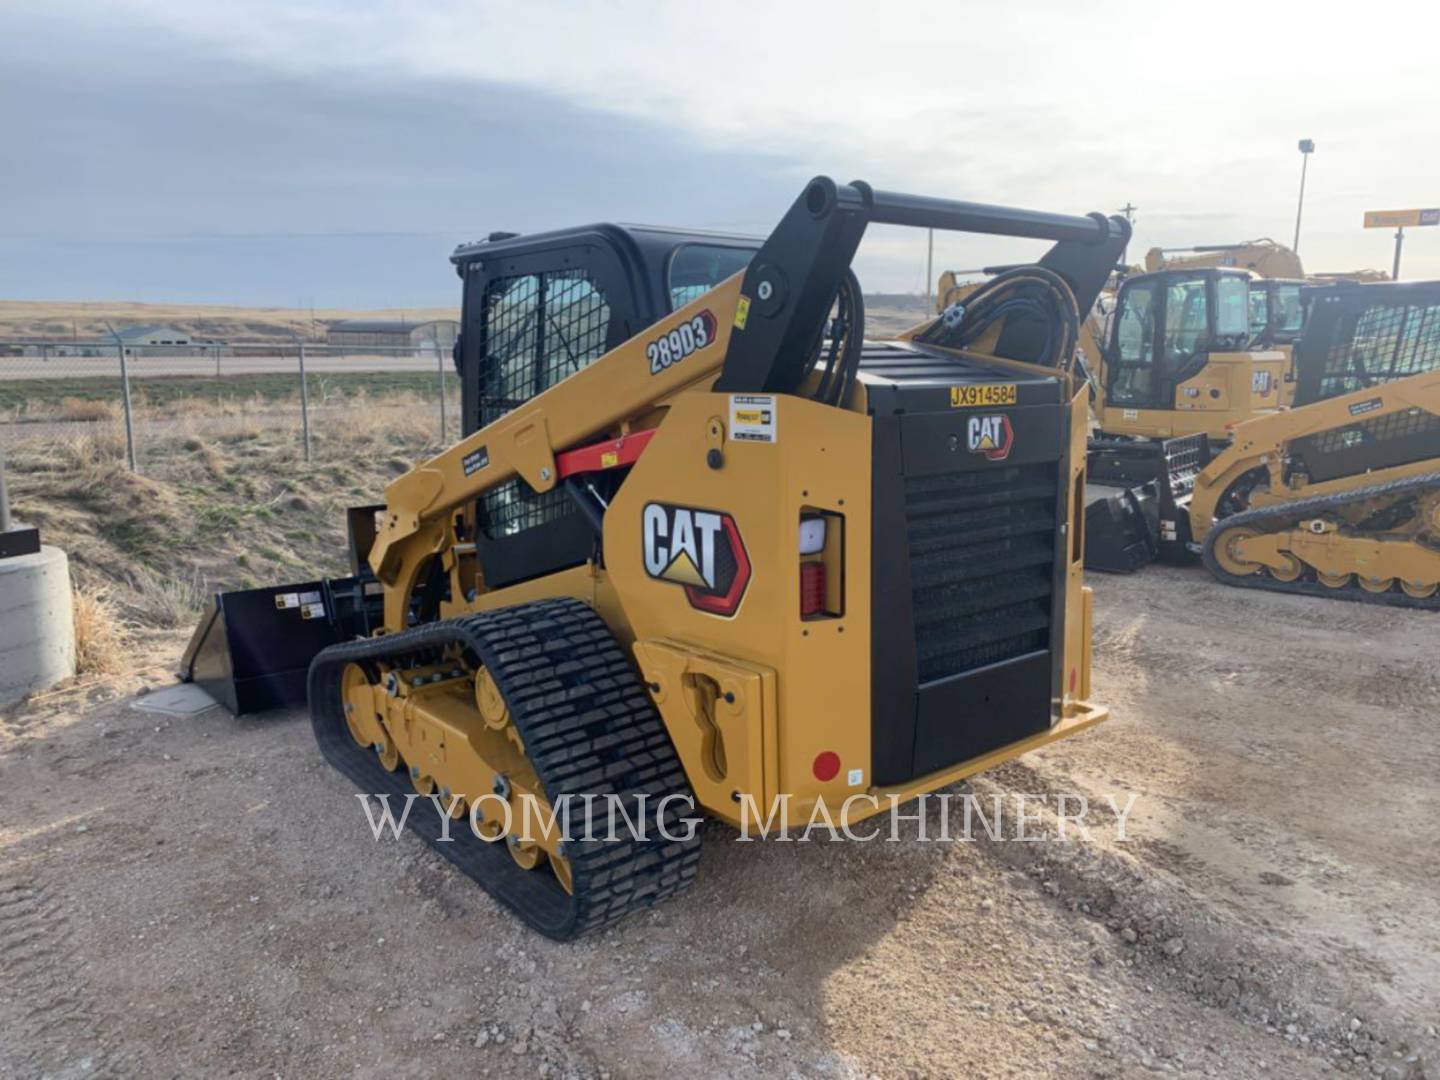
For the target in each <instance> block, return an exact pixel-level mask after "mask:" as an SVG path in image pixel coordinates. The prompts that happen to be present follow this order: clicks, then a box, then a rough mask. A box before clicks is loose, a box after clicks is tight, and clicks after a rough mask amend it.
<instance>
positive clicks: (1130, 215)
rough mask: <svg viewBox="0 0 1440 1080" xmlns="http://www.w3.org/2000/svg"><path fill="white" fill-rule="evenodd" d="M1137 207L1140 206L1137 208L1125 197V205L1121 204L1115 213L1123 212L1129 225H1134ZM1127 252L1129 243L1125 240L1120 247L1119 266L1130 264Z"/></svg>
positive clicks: (1128, 251)
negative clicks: (1123, 244)
mask: <svg viewBox="0 0 1440 1080" xmlns="http://www.w3.org/2000/svg"><path fill="white" fill-rule="evenodd" d="M1139 209H1140V208H1139V207H1138V206H1136V205H1135V204H1134V203H1132V202H1131V201H1130V200H1129V199H1126V200H1125V205H1124V206H1122V207H1120V209H1119V210H1117V211H1116V213H1117V214H1124V215H1125V220H1126V221H1127V222H1129V223H1130V224H1131V225H1134V224H1135V211H1136V210H1139ZM1129 253H1130V243H1129V241H1126V243H1125V246H1124V247H1123V248H1121V249H1120V265H1121V266H1129V265H1130V260H1129V259H1128V258H1127V257H1126V256H1127V255H1129Z"/></svg>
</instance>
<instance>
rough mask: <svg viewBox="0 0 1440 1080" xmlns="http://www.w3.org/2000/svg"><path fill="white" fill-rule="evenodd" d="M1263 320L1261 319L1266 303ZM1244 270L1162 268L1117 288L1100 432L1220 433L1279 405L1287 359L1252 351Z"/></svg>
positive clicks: (1247, 282) (1218, 435) (1159, 435)
mask: <svg viewBox="0 0 1440 1080" xmlns="http://www.w3.org/2000/svg"><path fill="white" fill-rule="evenodd" d="M1266 308H1267V318H1266V323H1267V325H1268V322H1269V319H1268V303H1267V304H1266ZM1253 336H1254V335H1253V332H1252V327H1251V295H1250V274H1249V272H1248V271H1244V270H1227V269H1204V270H1177V271H1161V272H1159V273H1155V274H1142V275H1140V276H1139V277H1134V278H1130V279H1129V280H1128V281H1126V282H1125V284H1124V285H1123V286H1122V287H1121V289H1120V295H1119V298H1118V301H1117V305H1116V311H1115V317H1114V319H1113V320H1112V322H1111V328H1110V338H1109V340H1108V341H1107V342H1106V346H1105V365H1104V366H1105V371H1104V376H1103V386H1102V388H1101V390H1102V395H1103V396H1102V398H1101V401H1100V402H1099V409H1098V412H1099V428H1100V430H1101V431H1102V432H1103V433H1104V434H1106V435H1119V436H1137V437H1140V438H1151V439H1155V438H1170V437H1173V436H1178V435H1194V434H1205V435H1208V436H1209V437H1210V438H1212V439H1222V440H1223V439H1226V438H1228V432H1229V428H1230V427H1231V426H1232V425H1233V424H1235V423H1238V422H1240V421H1242V420H1247V419H1249V418H1250V417H1251V416H1253V415H1255V414H1256V413H1257V412H1265V411H1269V410H1272V409H1275V408H1278V407H1279V406H1280V404H1281V393H1282V390H1281V387H1282V385H1283V384H1284V381H1285V368H1286V357H1285V355H1284V354H1283V353H1281V352H1279V351H1277V350H1270V349H1262V350H1258V351H1252V350H1251V348H1250V344H1251V341H1252V339H1253Z"/></svg>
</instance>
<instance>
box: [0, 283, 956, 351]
mask: <svg viewBox="0 0 1440 1080" xmlns="http://www.w3.org/2000/svg"><path fill="white" fill-rule="evenodd" d="M865 311H866V323H867V326H868V328H869V333H870V336H872V337H875V336H881V335H883V334H885V333H894V332H896V331H899V330H904V329H906V328H908V327H910V326H913V325H914V324H915V323H917V322H920V321H921V320H922V319H924V318H925V317H926V316H927V315H928V313H929V307H928V304H927V301H926V299H925V297H923V296H917V295H915V294H913V293H871V294H869V295H867V296H866V297H865ZM459 317H460V312H459V310H458V309H457V308H407V309H405V310H398V309H387V310H362V309H355V310H350V309H342V308H316V309H315V310H314V311H311V310H310V309H309V308H303V309H297V308H278V307H276V308H267V307H230V306H227V305H223V304H136V303H129V302H127V301H120V300H113V301H112V300H96V301H81V300H0V339H9V340H14V339H16V338H49V339H51V340H64V339H66V338H74V337H94V336H95V335H97V334H104V333H106V325H105V324H106V323H107V322H108V323H109V324H110V325H112V326H114V327H115V329H117V330H123V329H124V328H125V327H127V326H150V325H154V324H156V323H164V324H165V325H168V326H174V327H175V328H176V329H177V330H183V331H185V332H186V333H187V334H190V335H191V336H193V337H197V338H220V339H224V340H232V341H243V340H254V339H256V338H272V337H273V338H289V337H290V335H291V334H292V333H293V334H299V335H300V336H301V337H303V338H307V339H311V340H318V339H323V338H324V337H325V330H326V327H327V326H328V325H329V324H330V323H333V322H338V321H339V320H341V319H361V318H369V319H400V318H404V319H409V320H410V321H411V322H425V321H427V320H430V319H458V318H459Z"/></svg>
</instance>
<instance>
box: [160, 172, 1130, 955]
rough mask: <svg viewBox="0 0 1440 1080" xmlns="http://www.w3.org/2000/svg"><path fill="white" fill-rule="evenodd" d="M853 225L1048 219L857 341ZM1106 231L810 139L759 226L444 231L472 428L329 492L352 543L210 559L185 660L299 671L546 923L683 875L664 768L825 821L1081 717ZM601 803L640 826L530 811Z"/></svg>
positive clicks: (686, 869)
mask: <svg viewBox="0 0 1440 1080" xmlns="http://www.w3.org/2000/svg"><path fill="white" fill-rule="evenodd" d="M871 223H884V224H895V225H908V226H914V227H919V228H940V229H953V230H960V231H969V232H980V233H990V234H998V235H1007V236H1016V237H1027V238H1039V239H1048V240H1051V241H1053V242H1054V246H1053V247H1052V248H1051V249H1050V250H1049V252H1048V253H1047V254H1046V255H1045V256H1044V257H1043V258H1042V259H1041V260H1040V262H1039V263H1038V264H1037V265H1034V266H1028V267H1024V268H1020V269H1018V270H1015V271H1013V272H1011V273H1009V274H1006V275H1001V277H1000V278H997V280H996V281H995V282H993V283H992V284H991V286H990V287H989V288H988V289H987V290H986V291H985V292H984V293H983V294H980V295H976V296H972V297H971V299H970V303H969V304H968V305H967V309H966V314H965V316H964V318H962V319H958V320H952V321H944V320H937V321H936V322H934V323H933V324H931V325H929V326H928V327H926V328H925V329H924V330H922V331H920V332H917V333H915V334H914V335H912V337H911V338H910V339H908V340H906V341H901V342H890V343H874V342H867V341H865V339H864V313H863V301H862V297H861V292H860V287H859V283H858V282H857V281H856V279H855V276H854V274H853V272H852V271H851V269H850V263H851V260H852V258H853V256H854V254H855V251H856V248H857V246H858V245H859V243H860V240H861V237H862V236H863V234H864V232H865V229H866V227H867V226H868V225H870V224H871ZM1128 235H1129V229H1128V226H1127V225H1126V223H1125V222H1124V221H1123V220H1120V219H1118V218H1106V217H1104V216H1102V215H1098V214H1096V215H1091V216H1089V217H1074V216H1066V215H1062V214H1052V213H1040V212H1033V211H1025V210H1013V209H1008V208H1004V207H995V206H987V205H980V204H974V203H964V202H956V201H950V200H943V199H933V198H924V197H917V196H909V195H900V194H894V193H890V192H884V191H876V190H873V189H872V188H870V187H869V186H868V185H866V184H863V183H859V182H856V183H852V184H847V185H841V184H836V183H834V182H833V181H831V180H829V179H827V178H824V177H821V178H817V179H815V180H813V181H811V182H810V183H809V184H807V185H806V186H805V188H804V190H803V191H802V192H801V194H800V196H799V198H798V199H797V200H796V202H795V203H794V205H793V206H792V207H791V208H790V209H789V211H788V212H787V213H786V214H785V216H784V217H783V218H782V219H781V221H780V223H779V224H778V225H777V226H776V228H775V230H774V231H773V232H772V233H771V234H770V236H769V237H768V238H766V239H764V240H763V242H762V241H756V240H751V239H747V238H738V237H724V236H715V235H710V234H697V233H683V232H676V231H671V230H655V229H638V228H628V227H625V228H622V227H617V226H609V225H601V226H589V227H585V228H580V229H570V230H563V231H560V232H555V233H546V234H540V235H536V236H516V235H513V234H495V235H494V236H493V237H492V238H491V239H490V240H489V241H486V242H483V243H477V244H472V245H467V246H464V247H461V248H460V249H459V250H457V252H456V253H455V256H454V262H455V266H456V269H457V271H458V273H459V275H460V277H461V279H462V281H463V283H464V285H463V289H464V308H463V315H462V333H461V338H460V342H459V345H458V346H457V363H458V366H459V370H460V373H461V376H462V379H463V383H464V409H465V413H466V416H465V430H466V434H465V437H464V438H463V439H462V440H461V441H460V442H459V443H457V444H456V445H454V446H453V447H451V448H449V449H447V450H445V451H444V452H443V453H440V454H438V455H437V456H435V457H433V458H431V459H430V460H428V461H425V462H422V463H420V464H419V465H417V466H416V467H415V468H414V469H412V470H411V471H410V472H409V473H407V474H405V475H404V476H401V477H400V478H398V479H397V480H395V481H394V482H392V483H391V484H390V485H389V486H388V487H387V488H386V490H385V503H384V506H383V507H380V508H378V510H377V509H374V508H370V509H366V508H361V509H360V510H358V511H355V512H352V519H351V524H352V528H351V535H352V548H353V558H354V567H353V569H354V571H355V572H354V573H353V574H352V575H351V576H350V577H348V578H344V579H339V580H336V581H317V582H310V583H305V584H303V585H299V586H295V585H291V586H281V587H277V588H271V589H263V590H250V591H248V592H246V593H230V594H222V595H221V596H219V597H217V599H216V603H215V605H214V608H213V610H212V612H211V613H210V615H209V617H208V619H207V621H206V622H205V623H204V624H202V626H201V628H200V629H199V630H198V631H197V633H196V638H195V640H194V642H192V647H191V649H190V651H189V653H188V655H187V666H188V672H189V674H190V676H191V677H192V678H194V679H195V680H196V681H198V682H201V683H203V684H206V685H209V686H212V687H213V688H214V689H215V691H216V693H217V694H218V695H220V696H222V697H224V698H226V699H227V700H228V701H230V702H231V703H232V704H233V705H234V706H235V707H236V708H237V711H244V710H246V709H248V708H253V707H265V706H273V705H278V704H286V703H291V702H295V701H298V700H302V699H303V698H304V697H306V696H308V700H309V705H310V709H311V714H312V717H313V723H314V729H315V735H316V738H317V740H318V742H319V744H320V747H321V749H322V751H323V752H324V754H325V756H326V757H327V758H328V759H329V760H330V761H331V762H332V763H333V764H334V765H335V766H336V767H337V768H338V769H340V771H341V772H343V773H344V774H345V775H346V776H347V777H348V778H349V779H350V781H351V782H352V783H354V784H355V785H356V787H357V788H358V789H359V790H360V791H361V792H364V793H375V794H390V795H397V796H398V795H404V794H406V793H416V792H418V793H419V794H421V795H434V796H435V798H436V800H437V803H438V805H439V806H441V807H442V808H443V809H444V810H445V811H446V812H448V813H450V814H452V815H453V816H454V818H455V822H454V825H453V827H448V828H447V826H446V822H444V821H442V820H441V819H440V815H439V814H438V813H435V814H428V813H427V814H417V815H412V817H411V819H410V828H412V829H413V830H415V831H417V832H419V833H420V835H422V836H423V837H424V838H425V839H426V840H428V841H430V842H432V843H433V844H434V847H435V848H436V850H437V851H438V852H439V853H440V854H442V855H444V856H446V857H447V858H449V859H450V860H451V861H452V862H454V863H455V864H456V865H457V866H458V867H459V868H460V869H462V870H463V871H464V872H465V873H467V874H469V875H471V876H472V877H473V878H474V879H475V880H477V881H478V882H479V883H480V884H481V885H482V886H483V887H484V888H486V889H487V890H488V891H489V892H490V893H491V894H492V895H494V896H495V897H496V898H497V899H498V900H499V901H501V902H502V903H504V904H506V905H507V906H509V907H510V908H511V909H512V910H513V911H514V912H515V913H516V915H518V916H519V917H520V918H521V919H523V920H524V921H525V922H527V923H528V924H530V925H531V926H533V927H534V928H536V929H537V930H539V931H540V932H542V933H544V934H547V935H549V936H551V937H555V938H561V939H564V938H571V937H574V936H576V935H579V934H582V933H585V932H587V931H592V930H594V929H596V928H599V927H602V926H605V925H607V924H609V923H610V922H612V921H613V920H615V919H617V918H620V917H621V916H623V915H625V914H626V913H627V912H631V911H634V910H637V909H642V908H645V907H648V906H649V905H651V904H654V903H655V902H657V901H659V900H662V899H664V898H666V897H669V896H671V895H674V894H675V893H677V892H679V891H681V890H682V889H684V888H685V887H686V886H687V885H688V884H689V882H690V881H691V879H692V878H693V876H694V874H695V870H696V862H697V859H698V856H699V851H698V840H697V839H696V838H695V837H694V836H693V835H686V833H685V830H684V829H683V828H682V827H680V825H679V821H680V819H682V818H684V817H685V815H686V807H687V806H693V807H694V809H696V810H697V811H703V812H704V813H707V814H709V815H712V816H714V817H717V818H719V819H721V820H723V821H726V822H730V823H733V824H741V823H743V822H744V820H745V814H746V812H747V808H748V807H755V806H758V807H760V808H762V812H768V808H770V807H772V806H774V805H775V804H776V802H777V800H788V802H789V805H790V808H791V813H792V815H798V816H800V817H801V818H802V819H803V818H807V817H809V816H810V815H812V814H813V813H814V812H815V809H816V807H817V806H821V805H824V806H827V807H829V808H830V811H831V812H832V813H834V814H835V816H836V817H837V818H838V817H841V816H844V817H847V818H848V819H849V820H851V821H855V820H859V819H860V818H862V817H864V816H866V815H869V814H873V813H877V812H879V811H881V810H883V809H884V808H885V807H886V806H887V805H889V804H890V803H891V801H892V800H893V801H898V800H907V799H910V798H913V797H915V796H917V795H919V794H922V793H924V792H929V791H933V790H935V789H937V788H941V787H943V786H945V785H947V784H952V783H954V782H955V781H957V780H958V779H960V778H962V777H964V776H967V775H970V774H972V773H974V772H976V771H978V770H981V769H985V768H988V767H990V766H992V765H994V764H996V763H998V762H1000V761H1003V760H1006V759H1008V758H1011V757H1014V756H1016V755H1017V754H1020V753H1023V752H1024V751H1026V750H1028V749H1030V748H1033V747H1036V746H1040V745H1043V744H1045V743H1047V742H1050V741H1052V740H1054V739H1058V738H1061V737H1064V736H1068V735H1071V734H1074V733H1076V732H1079V731H1081V730H1083V729H1085V728H1086V727H1088V726H1090V725H1092V724H1094V723H1096V722H1097V721H1099V720H1101V719H1103V717H1104V716H1105V715H1106V710H1105V709H1103V708H1102V707H1100V706H1098V705H1096V704H1093V703H1092V702H1091V701H1090V700H1089V691H1090V654H1089V640H1090V620H1091V614H1090V610H1091V607H1090V594H1089V591H1088V590H1087V589H1085V588H1084V587H1083V584H1082V562H1083V555H1084V543H1083V536H1082V517H1083V514H1082V508H1083V505H1084V467H1085V435H1086V409H1087V398H1086V392H1085V387H1084V385H1083V382H1081V381H1080V380H1079V379H1077V378H1075V377H1074V376H1072V374H1071V372H1070V370H1069V366H1070V363H1071V360H1072V358H1073V355H1074V350H1075V341H1076V334H1077V329H1078V321H1079V312H1080V311H1082V310H1086V309H1088V308H1089V306H1090V304H1091V303H1092V301H1093V300H1094V297H1095V295H1096V293H1097V292H1098V291H1099V290H1100V288H1101V287H1102V286H1103V284H1104V282H1105V279H1106V277H1107V275H1108V274H1109V273H1110V270H1111V268H1112V267H1113V266H1114V265H1115V261H1116V258H1117V256H1118V254H1119V252H1120V250H1121V249H1122V248H1123V247H1124V245H1125V242H1126V240H1127V239H1128ZM307 691H308V695H307ZM616 801H619V802H621V803H623V804H624V805H625V807H626V810H625V812H626V813H627V816H628V818H633V819H634V820H632V821H631V825H632V826H633V825H635V824H638V825H639V826H641V828H639V829H635V828H633V827H631V828H628V829H625V830H622V831H621V832H620V834H619V835H618V836H613V835H607V836H599V837H595V836H591V835H589V834H588V833H585V834H582V835H578V836H577V835H575V834H574V833H573V832H572V831H567V829H566V828H565V827H564V824H563V821H557V815H559V814H560V812H561V810H562V807H564V808H569V809H573V808H574V807H575V806H576V804H577V802H583V803H584V804H586V805H587V806H588V805H589V804H591V803H594V802H600V803H606V802H609V803H614V802H616ZM528 808H537V813H538V818H539V824H538V825H537V827H536V828H534V829H533V830H530V829H527V828H525V827H524V826H523V825H522V822H523V820H524V819H525V817H526V814H525V813H523V812H522V811H526V810H527V809H528ZM466 819H468V820H466ZM447 833H448V836H449V839H448V840H446V838H445V836H446V834H447Z"/></svg>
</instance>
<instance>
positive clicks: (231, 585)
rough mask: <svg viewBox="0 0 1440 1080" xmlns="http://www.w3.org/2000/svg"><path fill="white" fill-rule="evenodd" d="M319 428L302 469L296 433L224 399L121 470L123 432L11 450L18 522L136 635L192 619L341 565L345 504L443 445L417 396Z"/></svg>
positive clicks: (336, 415) (385, 399) (102, 426)
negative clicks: (228, 594)
mask: <svg viewBox="0 0 1440 1080" xmlns="http://www.w3.org/2000/svg"><path fill="white" fill-rule="evenodd" d="M346 406H347V407H346V408H344V409H342V410H331V411H328V412H327V413H325V414H324V416H323V418H321V419H319V420H318V421H317V422H316V423H315V424H314V425H313V427H314V430H313V432H312V448H313V455H312V460H311V461H310V462H306V461H305V460H304V457H303V453H302V450H301V444H300V439H299V435H298V431H297V430H296V429H295V427H294V426H288V425H280V426H277V425H275V424H273V423H271V422H269V420H270V419H271V418H268V417H260V416H257V415H255V414H253V413H249V411H248V410H245V409H243V408H241V409H236V408H234V407H232V406H231V405H229V404H226V405H220V406H217V407H216V408H215V409H213V410H211V411H209V412H207V411H206V410H204V409H201V408H199V407H194V406H192V407H191V408H189V409H187V411H186V415H185V417H184V418H183V421H182V422H181V423H179V424H177V425H175V427H174V428H173V429H168V430H167V433H165V434H160V435H157V434H153V433H147V434H146V435H145V437H144V438H143V439H142V440H141V441H140V472H139V473H138V474H137V473H132V472H130V470H129V469H128V468H127V467H126V462H125V440H124V435H123V431H122V430H121V428H120V426H119V425H118V424H114V423H96V424H95V425H93V427H92V428H91V429H90V430H88V431H87V432H86V433H85V434H83V435H71V436H64V437H62V436H53V435H52V436H42V437H38V438H35V439H27V440H25V441H22V442H17V443H14V444H12V445H11V446H10V447H8V448H7V451H6V455H7V461H8V463H9V468H10V473H11V490H12V497H13V499H14V501H15V509H16V515H17V516H18V517H19V518H20V519H21V520H24V521H28V522H33V523H34V524H36V525H38V526H39V527H40V529H41V532H42V535H43V536H44V537H45V540H46V542H47V543H50V544H55V545H57V546H59V547H61V548H64V549H65V550H66V551H67V552H68V553H69V555H70V560H71V565H72V567H73V568H74V573H75V578H76V582H77V584H78V586H79V587H80V589H81V590H82V591H88V592H89V593H90V594H93V595H97V596H100V597H102V598H103V600H102V601H101V602H98V603H96V604H91V603H90V602H89V601H87V605H88V606H87V612H88V611H90V610H91V609H96V610H98V609H99V608H101V607H107V606H108V610H110V611H111V612H112V613H113V614H114V616H115V618H116V620H118V622H119V623H121V624H131V625H133V626H135V627H136V628H178V627H188V626H190V625H193V623H194V620H195V618H196V616H197V614H198V612H199V610H200V608H201V607H202V606H203V604H204V602H205V600H206V599H207V597H208V596H209V595H210V594H212V593H214V592H217V591H221V590H226V589H236V588H251V587H254V586H258V585H264V584H279V583H284V582H288V581H304V580H309V579H312V578H315V577H319V576H332V575H338V574H341V573H343V572H344V571H345V566H346V555H345V513H344V512H345V508H346V507H347V506H354V505H359V504H362V503H369V502H374V501H376V500H377V499H378V498H380V496H381V493H382V491H383V489H384V486H385V484H386V483H388V482H389V481H390V480H391V479H393V478H394V477H395V476H396V474H397V473H399V472H402V471H404V470H405V469H407V468H409V467H410V466H411V465H412V464H414V463H415V462H416V461H418V460H421V459H422V458H424V457H427V456H429V455H430V454H433V453H434V452H435V451H437V450H438V449H439V444H438V440H437V439H436V438H435V429H436V428H437V427H438V421H437V419H436V417H435V415H434V406H433V403H431V402H427V401H425V400H424V399H423V398H421V397H420V396H419V395H413V394H407V393H399V394H394V395H385V396H377V397H374V398H369V397H367V398H364V399H363V400H361V401H358V402H357V401H355V400H353V399H352V400H349V401H347V402H346Z"/></svg>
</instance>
